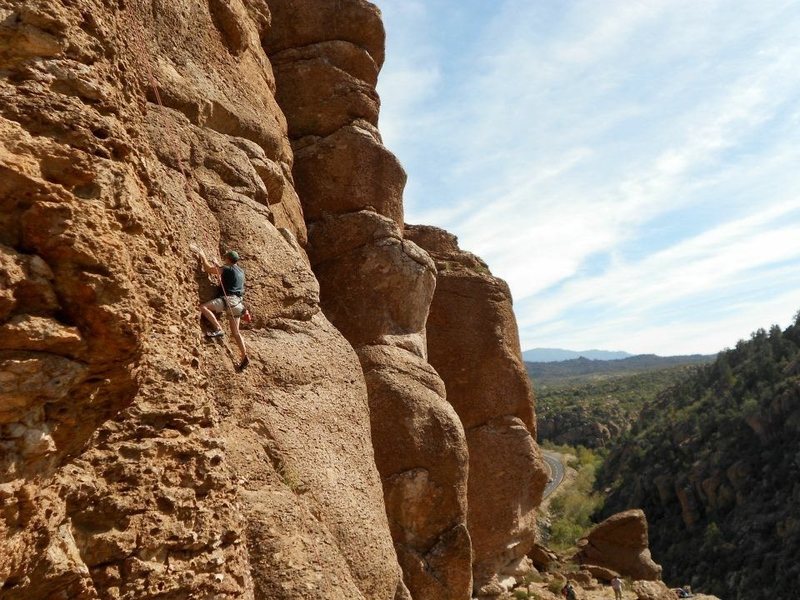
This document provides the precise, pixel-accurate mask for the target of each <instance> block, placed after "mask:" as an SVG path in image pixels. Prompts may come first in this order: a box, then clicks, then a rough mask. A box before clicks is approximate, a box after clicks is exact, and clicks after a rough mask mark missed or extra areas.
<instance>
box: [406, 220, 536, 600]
mask: <svg viewBox="0 0 800 600" xmlns="http://www.w3.org/2000/svg"><path fill="white" fill-rule="evenodd" d="M406 237H407V239H411V240H413V241H414V242H416V243H417V244H418V245H419V246H421V247H422V248H424V249H425V250H426V251H428V253H430V255H431V256H432V257H433V259H434V261H435V263H436V271H437V286H436V292H435V294H434V298H433V303H432V305H431V311H430V316H429V318H428V323H427V339H428V352H429V360H430V362H431V364H432V365H433V366H434V368H435V369H436V371H437V372H438V373H439V374H440V375H441V377H442V379H443V380H444V383H445V386H446V389H447V399H448V401H449V402H450V404H452V405H453V407H454V408H455V410H456V412H457V413H458V416H459V418H460V419H461V422H462V424H463V426H464V430H465V432H466V437H467V444H468V447H469V457H470V458H469V491H468V498H469V501H468V506H469V509H468V524H469V532H470V535H471V538H472V545H473V576H474V585H475V589H476V591H477V590H480V589H481V588H482V587H484V586H485V585H486V584H487V583H489V582H490V581H491V580H492V579H493V578H494V577H496V576H497V575H500V576H502V575H503V573H504V572H505V570H506V567H507V566H508V565H512V564H514V563H515V562H516V561H518V560H519V559H520V558H521V557H523V556H525V555H526V554H527V553H528V552H529V551H531V550H532V549H534V542H535V532H536V524H535V509H536V507H537V506H538V505H539V503H540V501H541V496H542V492H543V490H544V486H545V483H546V481H547V472H546V468H545V466H544V463H543V461H542V458H541V455H540V453H539V450H538V447H537V446H536V443H535V442H534V438H535V434H536V431H535V417H534V411H533V395H532V392H531V387H530V381H529V379H528V376H527V374H526V372H525V368H524V366H523V364H522V360H521V358H520V349H519V339H518V333H517V327H516V321H515V318H514V313H513V310H512V304H511V294H510V292H509V289H508V286H507V285H506V284H505V282H504V281H502V280H500V279H497V278H496V277H493V276H492V275H491V273H490V272H489V269H488V268H487V266H486V264H485V263H483V262H482V261H481V260H480V259H479V258H477V257H476V256H474V255H472V254H470V253H468V252H464V251H462V250H460V249H459V248H458V244H457V240H456V238H455V236H453V235H451V234H449V233H447V232H445V231H442V230H441V229H437V228H434V227H423V226H407V227H406Z"/></svg>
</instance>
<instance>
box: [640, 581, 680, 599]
mask: <svg viewBox="0 0 800 600" xmlns="http://www.w3.org/2000/svg"><path fill="white" fill-rule="evenodd" d="M631 591H632V592H633V593H634V594H636V600H675V592H673V591H671V590H670V589H669V588H668V587H667V586H666V585H665V584H664V582H663V581H634V582H633V584H632V585H631Z"/></svg>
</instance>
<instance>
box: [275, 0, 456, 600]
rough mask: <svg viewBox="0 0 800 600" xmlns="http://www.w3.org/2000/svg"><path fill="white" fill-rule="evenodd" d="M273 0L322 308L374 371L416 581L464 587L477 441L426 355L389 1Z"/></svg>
mask: <svg viewBox="0 0 800 600" xmlns="http://www.w3.org/2000/svg"><path fill="white" fill-rule="evenodd" d="M270 8H271V10H272V16H273V31H274V35H270V36H267V38H266V39H265V42H264V43H265V46H266V48H267V50H268V53H269V56H270V59H271V61H272V64H273V66H274V69H275V77H276V83H277V98H278V102H279V103H280V105H281V107H282V108H283V111H284V113H285V114H286V117H287V121H288V126H289V135H290V138H291V139H292V145H293V148H294V155H295V163H294V170H293V173H294V179H295V182H296V186H297V190H298V193H299V196H300V200H301V202H302V205H303V211H304V214H305V218H306V223H307V226H308V236H309V244H308V254H309V258H310V260H311V265H312V268H313V270H314V273H315V274H316V276H317V278H318V280H319V282H320V294H321V303H322V307H323V311H324V312H325V315H326V316H327V317H328V318H329V319H330V320H331V322H332V323H333V324H334V325H335V326H336V327H337V328H338V329H339V330H340V331H341V332H342V333H343V334H344V336H345V337H346V338H347V340H348V341H349V342H350V343H351V344H352V345H353V347H354V348H355V349H356V352H357V354H358V356H359V359H360V361H361V366H362V369H363V372H364V375H365V378H366V381H367V388H368V395H369V405H370V413H371V422H372V438H373V446H374V449H375V460H376V464H377V466H378V470H379V472H380V474H381V478H382V481H383V488H384V496H385V499H386V510H387V515H388V518H389V525H390V528H391V531H392V536H393V539H394V541H395V548H396V550H397V554H398V558H399V561H400V564H401V566H402V568H403V573H404V579H405V583H406V585H407V586H408V589H409V590H410V592H411V594H412V596H413V598H415V600H428V599H430V600H434V599H435V600H447V599H452V600H464V599H466V598H468V597H469V593H470V588H471V576H470V562H471V547H470V539H469V535H468V533H467V528H466V510H467V506H466V481H467V462H468V457H467V448H466V442H465V438H464V432H463V429H462V426H461V423H460V421H459V419H458V416H457V415H456V414H455V412H454V410H453V408H452V407H451V405H450V404H449V403H448V402H447V401H446V400H445V386H444V384H443V382H442V380H441V379H440V378H439V376H438V375H437V374H436V372H435V371H434V369H433V368H432V367H431V365H430V364H429V363H428V362H427V356H426V340H425V323H426V319H427V316H428V310H429V305H430V302H431V299H432V297H433V292H434V288H435V285H436V279H435V274H436V268H435V265H434V263H433V261H432V260H431V259H430V257H429V256H428V255H427V254H426V253H425V252H424V251H422V250H421V249H420V248H419V247H418V246H416V245H415V244H414V243H412V242H409V241H408V240H406V239H404V238H403V229H402V228H403V206H402V192H403V188H404V185H405V179H406V176H405V173H404V171H403V169H402V167H401V166H400V164H399V163H398V161H397V159H396V158H395V157H394V156H393V155H392V154H391V153H390V152H389V151H388V150H387V149H386V148H385V147H384V146H383V144H382V142H381V137H380V134H379V132H378V130H377V117H378V97H377V94H376V92H375V87H374V86H375V83H376V80H377V74H378V70H379V68H380V66H381V64H382V61H383V43H384V40H383V27H382V24H381V21H380V13H379V11H378V10H377V9H376V8H375V7H374V6H373V5H372V4H371V3H369V2H364V1H362V0H344V1H341V2H336V3H332V2H328V1H324V0H272V1H271V2H270ZM402 593H403V592H402V591H400V592H399V594H402Z"/></svg>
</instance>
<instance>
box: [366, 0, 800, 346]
mask: <svg viewBox="0 0 800 600" xmlns="http://www.w3.org/2000/svg"><path fill="white" fill-rule="evenodd" d="M376 4H377V5H378V6H379V7H380V8H381V10H382V11H383V15H384V23H385V26H386V30H387V61H386V64H385V66H384V69H383V71H382V74H381V77H380V80H379V85H378V91H379V92H380V95H381V99H382V109H381V118H380V127H381V131H382V133H383V136H384V142H385V143H386V145H387V146H388V147H389V148H390V149H391V150H392V151H393V152H395V153H396V154H397V155H398V157H399V158H400V160H401V161H402V163H403V165H404V167H405V168H406V170H407V172H408V175H409V182H408V185H407V187H406V194H405V206H406V221H407V222H409V223H424V224H432V225H437V226H439V227H443V228H445V229H447V230H449V231H451V232H453V233H455V234H456V235H457V236H458V237H459V242H460V245H461V247H462V248H463V249H466V250H470V251H472V252H475V253H476V254H478V255H480V256H481V257H482V258H484V259H485V260H486V261H487V262H488V263H489V266H490V268H491V269H492V272H493V273H494V274H495V275H498V276H500V277H503V278H504V279H506V280H507V281H508V282H509V285H510V286H511V290H512V294H513V296H514V307H515V311H516V314H517V320H518V323H519V327H520V337H521V341H522V346H523V348H532V347H537V346H546V347H562V348H571V349H576V350H583V349H589V348H603V349H608V350H627V351H628V352H635V353H639V352H642V353H644V352H653V353H656V354H662V355H667V354H682V353H695V352H702V353H711V352H716V351H718V350H720V349H722V348H724V347H729V346H732V345H734V344H735V343H736V341H737V340H738V339H740V338H743V337H747V336H748V335H749V333H750V332H751V331H753V330H754V329H756V328H758V327H769V325H771V324H772V323H778V324H780V325H782V326H785V325H786V324H788V323H789V322H790V321H791V319H792V317H793V315H794V314H795V313H796V312H797V311H798V310H800V67H799V66H800V2H796V1H781V0H724V1H722V0H720V1H715V0H638V1H637V0H563V1H562V0H458V1H454V0H377V1H376Z"/></svg>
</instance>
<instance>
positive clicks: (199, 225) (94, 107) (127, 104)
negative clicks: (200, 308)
mask: <svg viewBox="0 0 800 600" xmlns="http://www.w3.org/2000/svg"><path fill="white" fill-rule="evenodd" d="M271 21H272V16H271V12H270V7H269V6H268V5H267V4H266V3H265V2H263V1H261V0H244V1H240V0H233V1H231V2H221V1H220V0H209V1H208V2H204V1H201V2H197V1H189V0H171V1H170V2H160V1H158V2H155V3H150V2H143V1H137V0H132V1H126V2H116V3H110V2H101V1H100V0H79V1H76V2H67V1H66V0H65V1H64V2H54V1H52V0H48V1H37V0H25V1H21V0H20V1H13V0H12V1H9V0H2V1H0V63H2V67H1V70H0V445H2V452H1V453H0V477H2V482H1V483H0V507H2V512H0V538H2V544H0V587H1V588H2V591H1V592H0V596H2V597H3V598H4V599H8V600H16V599H27V600H30V599H33V598H70V599H81V598H125V599H131V600H132V599H136V600H142V599H146V598H160V599H165V598H259V599H281V598H285V599H287V600H288V599H297V598H319V597H320V596H321V595H322V594H323V593H324V595H325V597H326V598H338V599H341V600H345V599H347V600H350V599H353V598H364V599H367V598H369V599H375V600H378V599H382V600H391V599H392V598H394V597H395V596H396V595H397V594H398V590H400V592H399V593H400V596H402V595H403V594H404V593H405V592H404V590H405V588H404V587H403V585H402V583H401V580H400V569H399V567H398V563H397V556H396V553H395V550H394V548H393V542H392V538H391V534H390V529H389V523H388V520H387V518H386V513H385V509H384V503H383V492H382V486H381V481H380V478H379V475H378V472H377V470H376V468H375V465H374V455H373V451H372V444H371V438H370V421H369V411H368V405H367V388H366V381H365V378H364V376H363V373H362V370H361V367H360V362H359V359H358V356H357V355H356V354H355V352H353V350H352V347H351V346H350V345H349V344H348V343H347V342H346V341H345V339H344V338H343V337H342V335H341V334H340V333H339V331H337V330H336V329H335V328H334V327H333V326H332V325H331V324H330V322H329V321H328V320H327V319H326V318H325V316H324V315H323V313H322V312H321V311H320V307H319V285H318V283H317V280H316V278H315V277H314V275H313V273H312V271H311V269H310V268H309V265H308V258H307V255H306V254H305V251H304V249H303V246H304V245H305V243H306V225H305V221H304V218H303V213H302V206H301V204H300V202H299V200H298V196H297V191H296V188H295V185H294V182H293V178H292V166H293V160H294V156H293V149H292V146H291V144H290V140H289V137H288V134H287V128H286V118H285V116H284V114H283V112H282V110H281V109H280V107H279V105H278V102H277V101H276V98H275V81H274V77H273V73H272V65H271V64H270V61H269V59H268V57H267V55H266V53H265V52H264V50H263V48H262V41H264V40H266V39H268V38H270V37H271V36H273V37H274V38H275V39H278V38H280V37H281V36H282V35H283V36H289V37H293V36H294V35H295V34H294V32H292V31H289V30H287V31H286V32H280V31H277V30H275V29H274V28H271ZM289 29H291V27H290V28H289ZM375 30H376V31H378V32H380V28H379V26H376V28H375ZM376 35H377V34H376ZM150 73H152V80H151V77H150ZM151 81H153V82H155V85H156V87H157V92H156V90H154V89H153V86H152V85H151ZM367 96H368V97H367V98H366V99H365V100H364V106H363V110H362V112H363V113H364V116H365V117H369V114H370V112H369V111H370V110H373V111H374V106H373V105H374V103H373V105H370V104H369V102H367V100H369V99H370V98H371V96H370V95H369V94H367ZM159 99H160V101H161V103H163V106H161V105H160V104H159V102H158V100H159ZM300 100H301V99H299V98H298V100H297V102H298V103H299V102H300ZM371 106H372V107H373V108H372V109H371V108H370V107H371ZM190 242H196V243H198V244H200V245H202V246H204V247H205V248H206V249H207V250H210V251H211V252H212V254H216V252H217V249H227V248H236V249H237V250H238V251H239V252H240V253H241V255H242V256H243V259H242V261H241V264H242V266H243V267H244V268H245V270H246V272H247V277H248V278H247V281H248V293H247V301H248V305H249V307H250V310H251V311H252V313H253V315H254V322H253V326H252V328H251V329H250V330H249V331H247V332H246V333H245V336H246V340H247V344H248V346H249V349H250V354H251V358H252V364H251V366H250V368H249V369H247V370H246V371H245V372H243V373H236V372H235V370H234V365H235V363H236V361H237V359H238V356H237V355H236V350H235V348H234V347H233V345H232V344H230V343H229V342H226V341H223V342H221V343H218V344H214V343H208V342H205V341H204V340H203V339H202V337H201V333H200V328H199V326H198V322H197V318H196V314H197V313H196V304H197V302H198V300H200V299H202V300H206V299H209V298H211V297H213V294H214V290H213V289H212V287H211V285H210V284H209V283H208V282H207V280H206V278H205V277H204V276H201V275H200V274H199V271H198V269H197V266H196V262H195V260H194V259H193V257H192V256H191V255H190V253H189V250H188V245H189V243H190Z"/></svg>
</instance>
